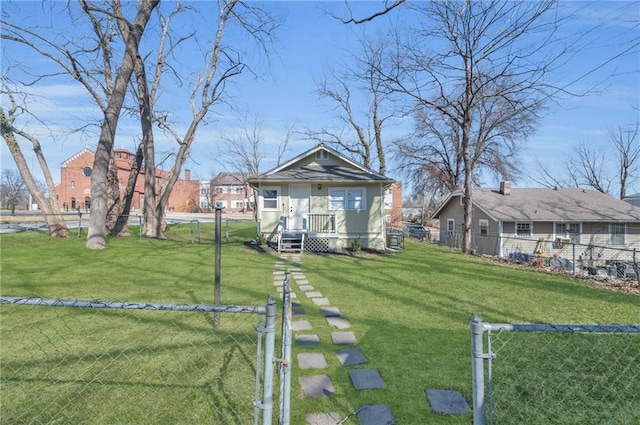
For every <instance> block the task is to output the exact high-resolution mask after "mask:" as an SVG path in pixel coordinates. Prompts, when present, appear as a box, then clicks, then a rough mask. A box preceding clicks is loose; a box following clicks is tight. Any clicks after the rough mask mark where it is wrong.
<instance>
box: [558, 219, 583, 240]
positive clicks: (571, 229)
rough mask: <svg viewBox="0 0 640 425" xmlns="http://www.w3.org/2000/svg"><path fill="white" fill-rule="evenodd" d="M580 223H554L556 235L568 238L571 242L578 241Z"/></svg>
mask: <svg viewBox="0 0 640 425" xmlns="http://www.w3.org/2000/svg"><path fill="white" fill-rule="evenodd" d="M580 233H581V231H580V223H556V237H557V238H569V239H571V243H580Z"/></svg>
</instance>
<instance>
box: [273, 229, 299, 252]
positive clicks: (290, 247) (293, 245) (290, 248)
mask: <svg viewBox="0 0 640 425" xmlns="http://www.w3.org/2000/svg"><path fill="white" fill-rule="evenodd" d="M303 250H304V233H289V232H287V233H283V234H282V236H281V237H280V244H279V247H278V251H279V252H302V251H303Z"/></svg>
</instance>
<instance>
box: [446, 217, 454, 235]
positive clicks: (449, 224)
mask: <svg viewBox="0 0 640 425" xmlns="http://www.w3.org/2000/svg"><path fill="white" fill-rule="evenodd" d="M455 230H456V219H455V218H448V219H447V232H450V233H453V232H455Z"/></svg>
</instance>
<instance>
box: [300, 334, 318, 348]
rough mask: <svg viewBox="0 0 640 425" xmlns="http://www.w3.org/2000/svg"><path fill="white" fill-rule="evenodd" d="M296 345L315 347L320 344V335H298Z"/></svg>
mask: <svg viewBox="0 0 640 425" xmlns="http://www.w3.org/2000/svg"><path fill="white" fill-rule="evenodd" d="M295 339H296V345H299V346H301V347H313V346H316V345H320V337H318V335H296V336H295Z"/></svg>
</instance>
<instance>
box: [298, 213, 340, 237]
mask: <svg viewBox="0 0 640 425" xmlns="http://www.w3.org/2000/svg"><path fill="white" fill-rule="evenodd" d="M305 216H306V220H305V222H306V223H305V224H306V226H305V230H306V231H307V232H308V233H336V232H337V229H336V227H337V226H336V215H335V214H306V215H305Z"/></svg>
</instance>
